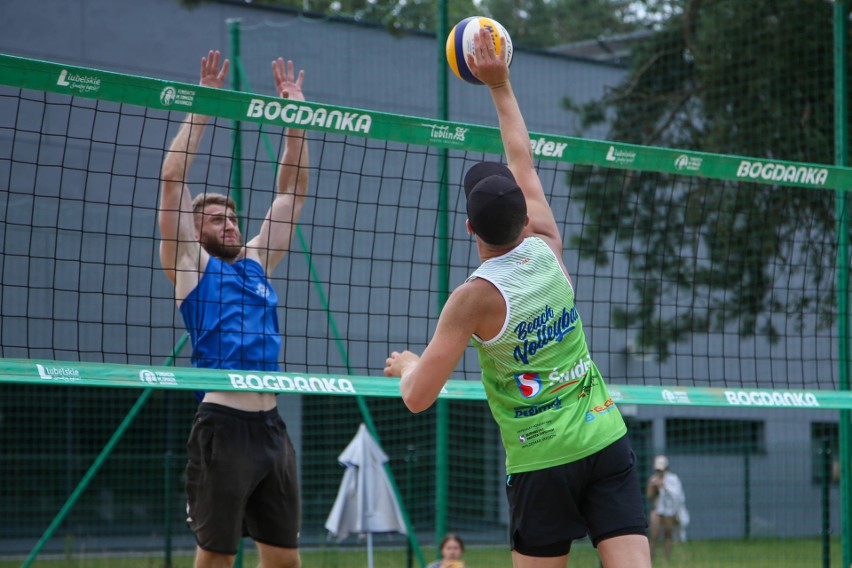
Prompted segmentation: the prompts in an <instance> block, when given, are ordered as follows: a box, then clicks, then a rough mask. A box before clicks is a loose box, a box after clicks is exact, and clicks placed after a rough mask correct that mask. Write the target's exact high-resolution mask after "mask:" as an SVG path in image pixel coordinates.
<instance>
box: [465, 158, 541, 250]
mask: <svg viewBox="0 0 852 568" xmlns="http://www.w3.org/2000/svg"><path fill="white" fill-rule="evenodd" d="M485 164H489V162H483V163H481V164H477V165H476V166H474V167H473V168H471V169H470V171H469V172H468V174H467V175H466V176H465V193H466V194H467V218H468V219H469V220H470V226H471V228H473V232H474V233H476V234H477V235H479V237H480V238H481V239H482V240H483V241H485V242H486V243H488V244H491V245H504V244H508V243H510V242H511V241H512V240H514V239H516V238H517V237H518V235H520V234H521V231H522V230H523V228H524V224H525V222H526V217H527V202H526V199H525V198H524V192H523V191H521V188H520V187H519V186H518V184H517V182H515V178H514V177H513V176H512V174H511V172H509V169H508V168H506V166H502V165H501V164H494V165H496V166H499V167H500V168H504V169H505V172H508V176H506V175H505V173H504V172H503V171H501V172H500V173H496V174H491V175H488V176H486V177H483V178H481V179H479V180H478V181H477V182H476V183H474V184H472V185H471V187H470V189H469V190H468V187H467V185H468V178H471V180H473V179H474V178H473V177H472V175H471V174H474V175H476V174H480V173H482V172H483V171H485V169H486V168H489V169H490V170H491V171H495V170H496V168H493V166H490V165H485ZM492 164H493V163H492ZM479 166H483V167H481V168H480V167H479ZM474 170H477V171H476V172H474Z"/></svg>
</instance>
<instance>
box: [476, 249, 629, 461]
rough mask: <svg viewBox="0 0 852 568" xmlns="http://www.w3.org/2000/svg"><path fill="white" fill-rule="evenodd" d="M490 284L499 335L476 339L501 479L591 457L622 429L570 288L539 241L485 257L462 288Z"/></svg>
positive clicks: (622, 432)
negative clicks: (501, 455) (502, 456)
mask: <svg viewBox="0 0 852 568" xmlns="http://www.w3.org/2000/svg"><path fill="white" fill-rule="evenodd" d="M474 278H482V279H485V280H488V281H489V282H491V283H492V284H493V285H494V286H496V287H497V289H498V290H499V291H500V293H501V294H502V295H503V299H504V300H505V302H506V308H507V317H506V321H505V323H504V325H503V329H502V330H501V331H500V333H499V334H498V335H497V336H496V337H495V338H493V339H491V340H489V341H481V340H480V338H478V337H476V336H474V337H473V344H474V346H475V347H476V349H477V351H478V353H479V364H480V367H481V368H482V382H483V384H484V386H485V393H486V395H487V397H488V405H489V406H490V408H491V414H492V415H493V416H494V420H495V421H496V422H497V425H498V426H499V427H500V435H501V437H502V438H503V446H504V447H505V448H506V473H519V472H523V471H535V470H539V469H544V468H548V467H553V466H557V465H561V464H565V463H569V462H572V461H576V460H579V459H582V458H584V457H586V456H589V455H591V454H593V453H595V452H597V451H599V450H601V449H603V448H605V447H606V446H608V445H610V444H611V443H612V442H614V441H616V440H617V439H619V438H621V437H622V436H624V434H625V433H626V432H627V427H626V426H625V424H624V420H623V419H622V417H621V413H620V412H619V411H618V409H617V408H616V406H615V403H613V401H612V398H610V396H609V393H608V392H607V388H606V385H604V382H603V377H602V376H601V373H600V371H599V370H598V368H597V366H595V363H594V361H592V358H591V356H590V355H589V348H588V345H587V344H586V336H585V334H584V333H583V324H582V322H581V321H580V316H579V314H578V313H577V309H576V306H575V303H574V289H573V288H572V286H571V283H570V282H569V281H568V278H566V276H565V273H564V272H563V271H562V268H561V266H560V265H559V262H558V261H557V259H556V255H555V254H553V251H552V250H550V247H548V246H547V244H546V243H545V242H544V241H542V240H541V239H539V238H537V237H530V238H527V239H525V240H524V241H523V242H522V243H521V244H520V245H518V246H517V247H516V248H514V249H513V250H512V251H510V252H508V253H506V254H504V255H503V256H500V257H497V258H491V259H489V260H487V261H485V262H484V263H482V266H480V267H479V268H478V269H477V270H476V271H475V272H474V273H473V274H471V275H470V277H469V278H468V281H470V280H473V279H474Z"/></svg>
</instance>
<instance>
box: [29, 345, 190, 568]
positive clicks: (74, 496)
mask: <svg viewBox="0 0 852 568" xmlns="http://www.w3.org/2000/svg"><path fill="white" fill-rule="evenodd" d="M188 337H189V336H188V335H186V334H184V336H183V337H181V339H180V340H179V341H178V342H177V343H176V344H175V346H174V349H173V350H172V354H171V356H170V357H169V358H168V359H166V361H165V363H164V365H173V364H174V360H175V357H177V355H178V353H180V350H181V349H183V346H184V345H185V344H186V340H187V338H188ZM153 392H154V389H145V391H144V392H143V393H142V394H141V395H139V398H137V399H136V403H135V404H134V405H133V407H132V408H131V409H130V411H129V412H128V413H127V414H126V415H125V417H124V420H122V421H121V424H119V426H118V428H117V429H116V430H115V432H113V434H112V437H111V438H110V439H109V441H108V442H107V443H106V445H105V446H104V447H103V449H102V450H101V453H100V454H98V457H97V458H95V461H94V462H93V463H92V465H91V466H89V470H88V471H86V473H85V474H84V475H83V478H82V479H81V480H80V482H79V483H78V484H77V487H75V488H74V491H72V492H71V495H69V496H68V499H67V500H66V501H65V504H64V505H62V508H61V509H60V510H59V512H58V513H56V516H55V517H54V518H53V520H52V521H51V522H50V525H49V526H48V527H47V529H46V530H45V531H44V534H43V535H41V538H40V539H39V540H38V542H36V545H35V546H34V547H33V549H32V550H31V551H30V554H29V556H27V558H26V560H24V563H23V564H21V568H29V566H31V565H32V563H33V562H35V559H36V557H37V556H38V554H39V552H41V549H42V548H44V545H45V544H47V541H48V540H50V538H51V537H52V536H53V533H55V532H56V529H58V528H59V525H61V524H62V521H64V520H65V517H67V516H68V513H69V512H71V509H72V508H73V507H74V504H75V503H77V500H78V499H79V498H80V496H81V495H82V494H83V491H85V490H86V488H87V487H88V486H89V483H90V482H91V481H92V478H94V477H95V474H96V473H98V471H99V470H100V469H101V466H102V465H103V464H104V462H105V461H106V459H107V458H108V457H109V455H110V454H111V453H112V450H113V448H114V447H115V445H116V444H117V443H118V441H119V440H121V438H122V437H123V436H124V432H125V431H127V428H128V427H129V426H130V424H131V423H132V422H133V420H134V419H135V418H136V415H137V414H139V412H140V411H141V410H142V408H144V406H145V403H147V402H148V399H149V398H150V397H151V393H153Z"/></svg>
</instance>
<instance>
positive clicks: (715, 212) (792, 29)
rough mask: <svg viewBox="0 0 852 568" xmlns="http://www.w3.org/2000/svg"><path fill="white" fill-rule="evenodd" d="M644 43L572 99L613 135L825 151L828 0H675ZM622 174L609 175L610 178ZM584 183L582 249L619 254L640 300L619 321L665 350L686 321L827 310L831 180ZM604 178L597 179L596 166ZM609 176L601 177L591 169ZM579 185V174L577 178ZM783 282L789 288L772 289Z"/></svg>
mask: <svg viewBox="0 0 852 568" xmlns="http://www.w3.org/2000/svg"><path fill="white" fill-rule="evenodd" d="M682 4H683V9H682V10H680V11H678V12H677V13H674V14H673V15H672V16H671V17H670V18H669V19H668V20H666V21H664V22H662V23H661V25H660V26H659V28H660V29H659V31H658V32H657V33H655V34H653V35H652V36H651V37H650V38H649V39H648V40H647V41H646V42H644V43H641V44H639V45H637V46H636V47H635V49H634V51H633V54H632V67H631V71H630V73H629V76H628V77H627V78H626V80H625V81H624V82H623V83H622V84H621V85H620V86H618V87H617V88H615V89H613V90H612V91H611V92H610V93H608V95H607V96H606V97H605V98H604V99H603V100H600V101H595V102H593V103H591V104H588V105H585V106H583V107H580V106H578V105H576V104H574V103H573V102H572V101H570V100H568V99H566V100H565V106H566V108H567V109H569V110H572V111H576V112H579V113H580V115H581V116H582V117H583V120H582V123H583V125H584V126H590V125H592V124H596V123H603V122H606V121H609V124H610V126H611V131H610V135H609V138H610V139H612V140H616V141H621V142H629V143H638V144H650V145H659V146H668V147H676V148H684V149H692V150H700V151H706V152H717V153H724V154H735V155H743V156H754V157H758V158H762V159H764V160H767V159H768V160H791V161H805V162H817V163H823V164H830V163H833V161H834V146H833V140H834V136H833V129H834V124H833V120H834V117H833V95H834V91H833V86H832V80H831V78H832V77H833V68H832V64H833V57H832V26H833V24H832V6H831V4H830V3H829V2H825V1H824V0H751V1H749V2H742V1H740V0H705V1H702V0H684V1H683V2H682ZM615 178H618V179H615ZM589 179H590V180H592V181H591V182H590V185H588V186H587V187H585V189H584V190H583V191H582V193H581V194H580V195H579V196H578V197H579V198H580V200H581V201H582V202H583V206H584V207H585V211H584V213H585V216H586V218H587V219H588V224H587V227H588V226H594V227H596V228H597V229H596V230H594V231H589V230H588V229H586V232H585V233H584V234H583V235H582V236H579V235H578V236H575V237H574V244H575V245H576V246H577V247H579V249H580V251H581V253H582V254H584V255H585V256H586V257H590V258H595V259H596V261H597V262H599V263H607V262H609V261H611V260H612V259H611V258H610V256H609V255H607V254H606V253H601V252H599V251H602V250H607V247H606V246H604V245H605V244H606V243H608V242H610V240H611V241H614V242H615V243H617V246H618V247H619V249H620V251H621V252H624V253H626V254H627V257H628V258H629V262H630V266H629V272H630V276H631V282H633V283H634V284H633V286H634V288H633V292H634V297H635V302H633V303H631V304H630V305H628V306H625V307H623V308H621V309H618V310H616V311H615V312H614V313H613V314H612V315H613V320H614V323H615V324H617V325H621V326H623V327H627V328H631V329H636V330H637V339H636V343H637V346H638V348H639V349H640V350H641V351H642V352H644V353H651V354H657V355H658V356H660V357H663V358H664V357H666V356H667V355H668V354H669V352H670V348H671V346H672V345H673V344H674V343H675V342H677V341H678V340H679V339H681V338H684V337H685V336H686V335H687V334H689V333H692V332H703V331H730V330H729V329H728V328H729V326H728V325H727V323H726V322H732V321H736V322H737V325H738V329H737V330H736V331H737V332H738V333H740V334H741V335H744V336H750V335H755V334H760V335H763V336H765V337H767V338H769V339H770V340H774V339H777V338H778V337H779V336H780V330H779V328H778V325H779V324H781V323H783V324H784V325H788V326H789V325H791V324H792V325H793V326H799V328H801V327H803V326H806V325H811V324H812V323H813V322H808V321H805V320H804V319H803V318H802V317H801V313H802V312H803V310H805V309H806V308H807V309H808V311H809V312H810V313H814V312H816V313H818V314H819V315H820V316H821V317H822V319H821V320H820V321H819V322H818V324H821V325H827V324H829V323H830V322H831V321H832V319H833V311H834V294H835V291H834V282H833V277H834V272H833V265H834V261H835V254H836V246H835V238H834V230H835V219H834V206H835V203H834V195H833V193H832V192H828V191H813V190H806V189H799V188H790V187H781V186H767V185H755V184H745V183H740V184H733V183H727V184H722V183H719V182H712V183H711V182H709V181H708V180H698V179H697V178H695V179H691V180H690V179H684V178H682V177H675V176H666V175H654V174H641V175H627V176H625V177H624V178H621V177H619V176H612V175H609V176H602V175H595V176H592V177H590V178H589ZM594 180H599V181H594ZM600 180H603V181H600ZM581 186H582V184H581ZM779 290H781V291H782V293H780V294H779Z"/></svg>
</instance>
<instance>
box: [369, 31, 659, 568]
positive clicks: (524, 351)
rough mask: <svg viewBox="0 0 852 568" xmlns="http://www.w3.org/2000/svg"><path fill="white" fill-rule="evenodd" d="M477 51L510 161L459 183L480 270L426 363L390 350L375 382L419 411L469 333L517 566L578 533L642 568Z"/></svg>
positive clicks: (607, 432) (637, 506) (637, 524)
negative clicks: (382, 378)
mask: <svg viewBox="0 0 852 568" xmlns="http://www.w3.org/2000/svg"><path fill="white" fill-rule="evenodd" d="M475 47H476V60H474V59H473V58H472V57H470V56H469V57H468V66H469V67H470V69H471V71H472V72H473V73H474V75H475V76H476V77H477V78H478V79H479V80H481V81H482V82H483V83H484V84H486V85H487V86H488V88H489V90H490V92H491V97H492V99H493V101H494V105H495V107H496V109H497V115H498V117H499V121H500V132H501V135H502V138H503V147H504V149H505V152H506V156H507V158H508V164H509V166H508V168H507V167H506V166H503V165H501V164H497V163H493V162H481V163H478V164H476V165H474V166H473V167H472V168H471V169H470V170H469V171H468V172H467V174H466V175H465V179H464V190H465V195H466V197H467V216H468V220H467V228H468V232H470V233H472V234H473V235H475V237H476V245H477V249H478V252H479V256H480V259H481V260H482V264H481V266H480V267H479V268H478V269H477V270H476V271H475V272H474V273H473V274H472V275H471V276H470V277H469V278H468V279H467V281H466V282H465V283H464V284H462V285H461V286H459V287H458V288H456V290H455V291H454V292H453V293H452V295H451V296H450V298H449V299H448V300H447V303H446V305H445V306H444V309H443V311H442V312H441V316H440V318H439V319H438V326H437V328H436V330H435V334H434V336H433V337H432V340H431V341H430V342H429V345H428V346H427V347H426V349H425V350H424V351H423V355H422V357H418V356H417V355H415V354H414V353H412V352H410V351H404V352H402V353H398V352H393V353H391V355H390V357H388V359H387V361H386V367H385V374H386V375H388V376H397V377H401V381H400V390H401V392H402V397H403V400H404V401H405V404H406V405H407V406H408V408H409V409H411V410H412V411H413V412H421V411H423V410H425V409H427V408H429V407H430V406H431V405H432V403H433V402H435V399H436V398H437V397H438V394H439V393H440V390H441V388H442V387H443V386H444V384H445V383H446V381H447V379H448V378H449V376H450V374H451V373H452V372H453V369H455V367H456V365H458V362H459V361H460V359H461V357H462V355H463V354H464V351H465V348H466V347H467V345H468V342H469V341H470V340H471V338H472V339H473V343H474V346H475V347H476V348H477V350H478V352H479V362H480V366H481V368H482V382H483V384H484V386H485V392H486V394H487V396H488V404H489V406H490V407H491V412H492V415H493V416H494V419H495V421H496V422H497V424H498V425H499V427H500V432H501V436H502V439H503V445H504V447H505V449H506V473H507V478H506V494H507V497H508V499H509V510H510V513H509V515H510V540H511V546H512V559H513V563H514V565H515V566H516V567H517V568H528V567H532V566H535V567H537V568H564V567H565V566H567V564H568V555H569V552H570V550H571V543H572V541H573V540H574V539H578V538H582V537H584V536H586V535H587V534H588V535H589V536H590V538H591V540H592V542H593V544H594V545H595V546H596V547H597V549H598V553H599V555H600V558H601V562H602V563H603V565H604V567H606V568H650V566H651V557H650V551H649V546H648V538H647V536H646V522H645V516H644V510H643V500H642V493H641V489H640V485H639V478H638V474H637V472H636V467H635V461H636V460H635V455H634V453H633V450H632V448H631V447H630V443H629V441H628V440H627V437H626V432H627V428H626V426H625V424H624V420H623V419H622V417H621V414H620V413H619V411H618V409H617V407H616V405H615V404H614V403H613V401H612V399H611V398H610V397H609V394H608V392H607V388H606V386H605V385H604V382H603V378H602V376H601V373H600V371H599V370H598V368H597V367H596V366H595V364H594V362H593V361H592V359H591V357H590V356H589V349H588V346H587V344H586V338H585V334H584V333H583V326H582V322H581V321H580V318H579V315H577V311H576V308H575V302H574V288H573V285H572V283H571V280H570V279H569V277H568V273H567V272H566V270H565V266H564V264H563V263H562V237H561V235H560V234H559V229H558V227H557V225H556V221H555V219H554V217H553V212H552V211H551V209H550V205H549V204H548V202H547V199H546V197H545V195H544V190H543V188H542V186H541V181H540V180H539V177H538V173H537V172H536V170H535V167H534V162H533V156H532V150H531V146H530V137H529V133H528V132H527V128H526V124H525V123H524V119H523V116H522V115H521V112H520V109H519V107H518V103H517V100H516V99H515V95H514V93H513V91H512V87H511V84H510V82H509V69H508V66H507V65H506V61H505V55H504V54H505V50H504V51H503V53H501V56H502V57H498V56H497V55H496V54H495V49H494V44H493V42H492V41H491V38H490V36H489V34H488V32H487V31H485V30H480V31H479V33H478V35H477V36H476V38H475ZM553 377H556V379H557V380H554V379H553ZM557 391H558V392H557Z"/></svg>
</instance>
